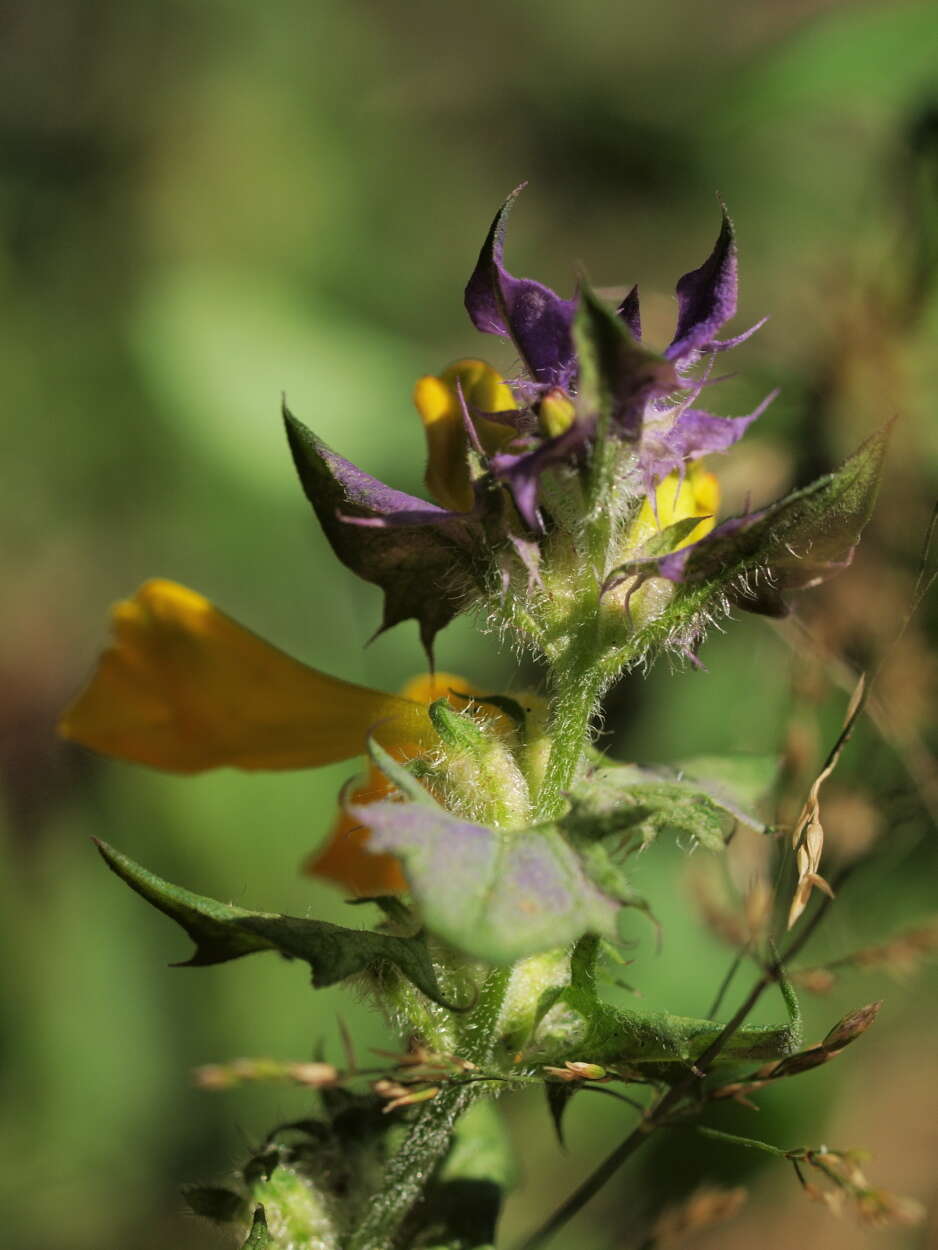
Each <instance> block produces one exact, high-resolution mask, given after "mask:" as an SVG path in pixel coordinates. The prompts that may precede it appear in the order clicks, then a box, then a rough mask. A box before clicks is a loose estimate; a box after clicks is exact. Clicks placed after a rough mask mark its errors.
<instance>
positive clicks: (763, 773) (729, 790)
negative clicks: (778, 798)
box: [674, 755, 781, 833]
mask: <svg viewBox="0 0 938 1250" xmlns="http://www.w3.org/2000/svg"><path fill="white" fill-rule="evenodd" d="M780 764H781V761H780V759H779V758H778V756H776V755H695V756H694V757H693V758H692V759H687V760H682V761H681V762H680V763H679V764H676V765H675V766H674V771H675V773H676V774H677V775H678V776H680V777H681V779H682V780H683V781H684V782H686V783H688V784H694V785H696V786H698V787H699V788H700V790H702V791H703V792H704V793H705V794H707V795H709V796H710V798H712V799H713V800H714V801H715V802H717V803H719V805H720V806H721V807H723V808H725V810H726V811H728V812H730V813H731V814H732V815H733V816H735V817H736V819H737V820H739V821H741V822H742V824H744V825H748V827H749V828H750V829H753V830H755V832H756V833H767V832H769V829H768V827H767V826H766V825H764V824H763V823H762V821H760V820H759V818H758V816H757V815H756V809H758V807H759V805H760V804H761V803H763V802H764V800H765V799H766V798H767V797H768V795H769V794H771V792H772V790H773V789H774V787H775V783H776V781H777V780H778V770H779V766H780Z"/></svg>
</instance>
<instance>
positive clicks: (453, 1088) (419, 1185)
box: [349, 968, 511, 1250]
mask: <svg viewBox="0 0 938 1250" xmlns="http://www.w3.org/2000/svg"><path fill="white" fill-rule="evenodd" d="M510 971H511V970H510V969H509V968H495V969H493V970H492V971H491V972H490V973H489V975H488V977H487V978H486V981H485V984H484V985H483V987H482V990H481V993H480V995H479V1001H478V1003H477V1004H476V1006H475V1007H474V1008H473V1009H472V1011H471V1012H470V1013H469V1015H468V1016H467V1017H466V1019H465V1022H464V1024H463V1027H462V1029H461V1046H460V1057H461V1058H463V1059H468V1060H470V1061H471V1062H472V1063H474V1064H477V1065H479V1066H482V1065H485V1064H486V1063H488V1061H489V1059H490V1058H491V1055H492V1050H493V1047H494V1042H495V1038H496V1037H497V1026H498V1020H499V1017H500V1015H501V1011H502V1006H503V1004H504V1001H505V992H506V990H507V988H508V978H509V975H510ZM487 1093H489V1094H490V1093H491V1090H490V1089H488V1088H487V1086H486V1083H485V1082H483V1081H479V1082H478V1083H474V1082H473V1083H460V1084H456V1083H454V1084H452V1085H447V1086H445V1087H444V1088H443V1089H442V1090H441V1091H440V1093H439V1094H437V1096H436V1098H434V1099H433V1101H432V1102H429V1103H427V1104H426V1106H425V1107H424V1108H423V1110H422V1111H421V1112H420V1114H419V1115H418V1117H417V1119H416V1120H415V1121H414V1124H413V1127H412V1128H411V1131H410V1133H409V1134H408V1136H407V1138H406V1139H405V1141H404V1142H403V1144H402V1145H401V1147H400V1149H399V1150H398V1151H397V1153H396V1154H395V1155H394V1156H393V1157H392V1158H391V1159H390V1161H389V1162H388V1165H387V1167H386V1169H385V1172H384V1177H383V1180H382V1185H381V1189H380V1190H379V1191H378V1193H377V1194H376V1195H375V1197H374V1201H373V1202H372V1204H371V1206H370V1208H369V1210H368V1214H367V1215H366V1216H365V1218H364V1220H363V1221H362V1222H361V1224H360V1225H359V1226H358V1228H357V1229H356V1230H355V1232H354V1234H353V1236H352V1239H351V1241H350V1242H349V1250H391V1247H392V1246H393V1245H394V1240H395V1236H396V1235H397V1232H398V1230H399V1229H400V1227H401V1224H402V1223H403V1222H404V1220H405V1219H406V1218H407V1216H408V1215H409V1214H410V1212H411V1210H412V1209H413V1207H414V1206H415V1205H416V1203H417V1202H418V1201H419V1200H420V1198H421V1196H422V1195H423V1192H424V1189H425V1187H426V1185H427V1182H428V1181H429V1180H430V1179H431V1177H432V1176H433V1173H434V1171H435V1169H436V1167H437V1165H438V1164H439V1163H440V1161H441V1160H442V1159H443V1158H444V1156H445V1155H446V1152H447V1150H448V1149H449V1146H450V1143H451V1141H452V1138H453V1129H454V1127H455V1125H456V1121H457V1120H458V1119H459V1117H460V1116H461V1115H462V1114H463V1112H464V1111H466V1109H467V1108H468V1107H469V1106H470V1104H471V1103H472V1102H474V1101H475V1099H476V1098H479V1097H481V1096H483V1095H485V1094H487Z"/></svg>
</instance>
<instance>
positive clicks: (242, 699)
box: [59, 581, 436, 773]
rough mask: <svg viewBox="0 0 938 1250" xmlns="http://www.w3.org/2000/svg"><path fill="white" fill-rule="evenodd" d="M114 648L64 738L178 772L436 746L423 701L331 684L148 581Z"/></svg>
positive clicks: (205, 605)
mask: <svg viewBox="0 0 938 1250" xmlns="http://www.w3.org/2000/svg"><path fill="white" fill-rule="evenodd" d="M112 630H113V641H112V643H111V646H110V647H109V648H108V649H107V650H106V651H105V652H104V654H103V655H102V656H101V659H100V661H99V662H98V667H97V669H96V670H95V672H94V675H93V676H92V678H91V681H90V682H89V683H88V685H87V686H86V687H85V689H84V690H83V691H82V692H81V694H79V696H78V697H77V699H75V701H74V702H73V703H72V704H71V706H70V707H69V708H68V709H67V710H66V712H65V714H64V716H63V717H62V720H61V723H60V725H59V732H60V733H61V734H62V735H63V736H64V737H66V738H71V739H73V740H74V741H76V742H80V743H81V744H82V745H83V746H86V747H91V749H92V750H94V751H99V752H101V754H103V755H114V756H117V757H118V758H120V759H125V760H132V761H134V762H135V763H139V764H149V765H150V766H151V767H153V768H163V769H167V770H168V771H170V772H176V773H198V772H203V771H204V770H205V769H209V768H220V767H223V766H225V765H227V766H230V767H232V768H242V769H248V770H255V769H283V768H313V767H316V766H318V765H320V764H332V763H335V762H336V761H338V760H346V759H351V758H353V757H354V756H357V755H360V754H361V753H362V751H363V749H364V745H365V739H366V738H367V736H368V734H369V733H371V734H373V735H374V737H375V738H376V739H377V740H378V742H380V743H381V745H382V746H383V747H384V748H385V749H386V750H389V751H394V750H399V749H400V748H402V747H407V746H410V745H411V744H416V746H417V748H418V749H420V750H423V749H426V748H427V747H428V746H430V745H432V743H433V742H434V741H435V738H436V735H435V734H434V732H433V728H432V726H431V724H430V720H429V717H428V716H427V710H426V703H425V702H424V701H418V700H415V699H412V698H406V697H401V696H399V695H391V694H384V693H382V692H381V691H378V690H369V689H368V688H367V687H365V686H356V685H353V684H352V683H351V682H346V681H341V680H340V679H339V678H337V677H330V676H328V674H326V673H320V672H318V671H317V670H316V669H314V668H308V667H307V666H306V665H305V664H301V663H300V662H299V661H298V660H294V659H292V658H291V657H290V656H288V655H286V654H284V652H282V651H279V650H278V649H277V648H276V647H273V646H271V645H270V643H267V642H264V641H263V639H261V638H258V637H257V635H255V634H252V633H251V632H250V631H249V630H246V629H244V628H243V626H241V625H239V624H237V622H236V621H233V620H232V619H231V618H230V617H228V616H225V615H224V613H222V612H219V610H218V609H217V608H216V607H214V605H213V604H211V603H210V602H209V601H208V599H206V598H204V596H202V595H200V594H197V593H196V592H195V591H194V590H188V589H187V588H186V587H185V586H179V585H177V584H176V583H175V582H169V581H149V582H146V583H145V584H144V585H143V586H141V587H140V589H139V590H138V591H137V592H136V594H135V595H133V597H132V598H130V599H125V600H124V601H123V602H121V603H118V604H117V605H116V607H115V608H114V610H113V614H112Z"/></svg>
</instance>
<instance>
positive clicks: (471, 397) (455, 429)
mask: <svg viewBox="0 0 938 1250" xmlns="http://www.w3.org/2000/svg"><path fill="white" fill-rule="evenodd" d="M457 381H458V382H459V383H460V386H461V388H462V393H463V398H464V399H465V401H466V404H467V405H468V407H469V410H470V412H473V411H476V412H508V411H514V410H515V408H516V404H515V400H514V396H513V395H512V393H511V391H510V390H509V388H508V387H507V386H506V384H505V382H504V381H503V380H502V378H501V377H500V376H499V374H497V373H496V372H495V370H494V369H492V368H491V367H490V366H489V365H487V364H485V362H484V361H482V360H457V361H456V363H455V364H453V365H450V367H449V368H448V369H445V370H444V371H443V373H442V374H441V375H440V376H439V377H434V376H432V375H428V376H427V377H424V378H420V379H419V380H418V381H417V384H416V385H415V387H414V404H415V405H416V408H417V411H418V412H419V413H420V418H421V420H422V421H423V427H424V431H425V432H426V436H427V472H426V483H427V489H428V490H429V492H430V494H431V495H432V496H433V498H434V499H435V500H436V501H437V503H439V504H442V505H443V507H444V508H451V509H452V510H453V511H454V512H471V511H472V507H473V502H474V500H473V493H472V477H471V474H470V472H469V444H468V440H467V438H466V430H465V425H464V423H463V416H462V410H461V408H460V403H459V395H458V392H457V390H456V383H457ZM475 426H476V430H477V432H478V435H479V441H480V442H481V444H482V446H483V447H484V448H485V450H486V451H488V452H495V451H498V450H499V448H501V447H503V446H504V445H505V443H507V442H508V440H509V439H510V438H511V437H512V434H513V432H514V431H513V430H512V429H511V428H510V427H509V426H505V425H500V424H499V423H498V422H497V421H487V420H485V418H484V417H478V418H476V421H475Z"/></svg>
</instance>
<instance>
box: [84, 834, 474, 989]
mask: <svg viewBox="0 0 938 1250" xmlns="http://www.w3.org/2000/svg"><path fill="white" fill-rule="evenodd" d="M95 845H96V846H97V848H98V850H99V851H100V852H101V855H102V857H103V859H104V862H105V863H106V864H107V866H108V867H109V868H110V869H111V871H112V872H114V873H116V874H117V876H118V877H120V878H121V880H122V881H125V882H126V883H127V885H129V886H130V888H131V889H132V890H135V891H136V893H137V894H139V895H140V896H141V898H145V899H146V900H147V902H148V903H151V904H152V905H153V906H154V907H155V908H156V909H157V910H158V911H161V912H163V914H164V915H166V916H169V917H170V919H171V920H175V921H176V923H177V924H178V925H180V926H181V927H182V928H183V929H185V931H186V933H188V935H189V937H191V938H192V940H193V942H194V943H195V948H196V949H195V953H194V954H193V956H192V957H191V958H190V959H188V960H185V961H184V963H183V964H182V965H181V966H184V967H200V966H205V965H208V964H220V963H226V962H227V961H228V960H229V959H239V958H240V957H241V956H242V955H250V954H251V953H252V952H254V951H265V950H272V951H278V952H279V953H280V954H281V955H285V956H287V957H288V958H290V959H302V960H305V962H306V963H308V964H309V966H310V968H311V970H312V974H313V985H315V986H316V987H317V988H318V989H321V988H323V987H324V986H327V985H335V984H336V982H338V981H344V980H345V978H346V977H352V976H355V975H356V974H357V973H360V972H365V971H367V970H368V969H370V968H375V967H377V966H380V965H381V964H388V963H390V964H393V965H394V966H395V967H396V968H397V969H398V970H399V971H400V972H401V973H402V974H403V975H404V976H405V977H407V979H408V980H410V981H412V982H413V984H414V985H416V987H417V988H418V989H419V990H421V991H422V992H423V993H424V994H426V996H427V997H428V998H430V999H432V1000H433V1002H435V1003H440V1004H441V1005H443V1006H450V1007H451V1006H452V1004H449V1003H447V1002H446V1000H445V999H444V998H443V995H442V992H441V990H440V987H439V985H438V983H437V979H436V973H435V972H434V970H433V964H432V962H431V960H430V956H429V953H428V952H427V948H426V946H425V944H424V943H423V942H422V941H421V939H420V938H418V937H413V938H402V937H394V936H391V935H390V934H384V933H370V932H368V931H367V930H361V931H360V930H357V929H346V928H343V927H342V926H341V925H334V924H329V923H327V922H326V921H323V920H305V919H301V918H300V917H296V916H280V915H276V914H271V913H268V912H259V911H246V910H245V909H244V908H242V907H232V906H231V905H230V904H228V903H219V902H216V901H215V900H214V899H211V898H204V897H202V895H199V894H193V893H192V892H191V891H190V890H184V889H182V888H181V887H180V886H176V885H170V883H169V882H168V881H163V880H162V879H161V878H160V877H158V876H156V874H155V873H152V872H149V871H148V870H147V869H146V868H142V867H141V866H140V865H139V864H136V863H134V861H133V860H132V859H130V858H129V857H128V856H126V855H122V854H121V852H120V851H116V850H115V849H114V848H113V847H112V846H108V845H107V843H106V842H100V841H98V840H97V839H96V840H95Z"/></svg>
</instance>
